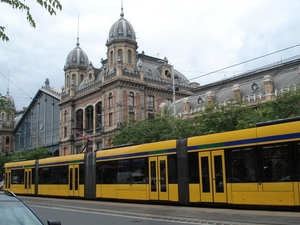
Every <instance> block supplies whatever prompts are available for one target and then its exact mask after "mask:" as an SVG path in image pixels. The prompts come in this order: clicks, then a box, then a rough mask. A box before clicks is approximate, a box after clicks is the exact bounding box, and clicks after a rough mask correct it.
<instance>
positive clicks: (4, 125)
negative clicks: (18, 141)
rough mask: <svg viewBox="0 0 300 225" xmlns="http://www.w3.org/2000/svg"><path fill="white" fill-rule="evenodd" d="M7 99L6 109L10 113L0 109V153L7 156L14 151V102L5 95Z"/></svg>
mask: <svg viewBox="0 0 300 225" xmlns="http://www.w3.org/2000/svg"><path fill="white" fill-rule="evenodd" d="M5 97H6V99H7V105H6V107H7V108H8V109H9V110H10V113H7V112H6V111H4V110H1V109H0V138H1V139H0V153H4V154H7V153H9V152H11V151H13V149H14V133H13V131H14V117H15V112H16V108H15V101H14V99H13V98H12V97H11V96H10V95H9V91H8V90H7V94H6V95H5Z"/></svg>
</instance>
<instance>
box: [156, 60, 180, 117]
mask: <svg viewBox="0 0 300 225" xmlns="http://www.w3.org/2000/svg"><path fill="white" fill-rule="evenodd" d="M158 62H159V63H163V64H168V60H167V58H165V59H164V60H158ZM170 66H171V77H172V85H173V86H172V89H173V110H174V117H175V116H176V105H175V101H176V95H175V91H176V88H175V74H174V67H173V65H170ZM168 86H169V85H168Z"/></svg>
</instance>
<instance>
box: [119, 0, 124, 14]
mask: <svg viewBox="0 0 300 225" xmlns="http://www.w3.org/2000/svg"><path fill="white" fill-rule="evenodd" d="M120 16H121V17H124V13H123V0H121V14H120Z"/></svg>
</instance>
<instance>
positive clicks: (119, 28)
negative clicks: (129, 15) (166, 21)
mask: <svg viewBox="0 0 300 225" xmlns="http://www.w3.org/2000/svg"><path fill="white" fill-rule="evenodd" d="M120 16H121V18H120V19H119V20H118V21H117V22H115V23H114V24H113V25H112V27H111V28H110V30H109V34H108V40H107V41H108V42H111V41H114V40H123V39H127V40H131V41H134V42H135V41H136V39H135V32H134V29H133V27H132V25H131V24H130V23H129V22H128V21H127V20H125V19H124V13H123V8H122V11H121V14H120Z"/></svg>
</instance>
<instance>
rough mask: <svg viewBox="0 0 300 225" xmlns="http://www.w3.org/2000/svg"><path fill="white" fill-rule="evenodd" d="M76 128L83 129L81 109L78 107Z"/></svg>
mask: <svg viewBox="0 0 300 225" xmlns="http://www.w3.org/2000/svg"><path fill="white" fill-rule="evenodd" d="M76 128H77V129H78V130H79V129H80V131H82V129H83V110H82V109H79V110H77V111H76Z"/></svg>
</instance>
